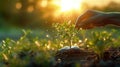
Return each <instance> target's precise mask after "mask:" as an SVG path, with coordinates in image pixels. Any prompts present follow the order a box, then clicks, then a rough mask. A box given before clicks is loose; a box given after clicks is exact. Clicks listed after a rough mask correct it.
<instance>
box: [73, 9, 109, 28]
mask: <svg viewBox="0 0 120 67" xmlns="http://www.w3.org/2000/svg"><path fill="white" fill-rule="evenodd" d="M110 17H111V16H110V15H109V14H106V13H104V12H98V11H94V10H88V11H86V12H85V13H83V14H82V15H81V16H80V17H79V18H78V19H77V21H76V26H75V27H76V28H78V29H79V28H83V29H90V28H94V27H98V26H104V25H107V24H108V22H106V21H109V19H108V18H110Z"/></svg>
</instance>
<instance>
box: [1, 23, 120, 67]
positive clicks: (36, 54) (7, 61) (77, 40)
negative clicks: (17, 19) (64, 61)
mask: <svg viewBox="0 0 120 67" xmlns="http://www.w3.org/2000/svg"><path fill="white" fill-rule="evenodd" d="M53 28H54V29H53V30H50V31H49V33H51V34H48V33H45V32H44V33H43V34H42V35H41V34H38V33H37V35H38V36H45V37H44V38H40V37H37V36H33V35H32V33H34V32H33V31H30V30H23V34H24V35H23V36H21V37H20V38H19V39H18V40H13V39H10V38H7V39H5V40H2V43H1V45H0V67H6V66H9V67H30V66H32V67H34V66H36V67H37V66H38V67H40V66H42V67H50V66H53V65H54V64H55V58H54V56H55V53H56V52H57V51H58V50H59V49H61V48H62V47H64V46H70V47H71V46H79V47H80V48H83V49H84V50H91V51H94V52H95V53H97V54H98V55H99V56H100V57H102V54H103V52H104V51H105V50H106V49H108V48H109V47H118V46H120V43H119V40H120V35H119V34H120V32H119V31H120V29H119V28H114V27H108V26H106V27H103V28H94V29H90V30H82V29H80V30H77V29H75V28H74V24H70V23H62V24H57V23H56V24H53ZM34 34H35V33H34ZM86 48H87V49H86Z"/></svg>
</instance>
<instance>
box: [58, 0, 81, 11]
mask: <svg viewBox="0 0 120 67" xmlns="http://www.w3.org/2000/svg"><path fill="white" fill-rule="evenodd" d="M81 3H82V0H61V3H60V8H61V11H62V12H65V11H70V10H79V9H80V6H81Z"/></svg>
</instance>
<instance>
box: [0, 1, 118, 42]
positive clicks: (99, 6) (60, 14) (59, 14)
mask: <svg viewBox="0 0 120 67" xmlns="http://www.w3.org/2000/svg"><path fill="white" fill-rule="evenodd" d="M88 9H93V10H100V11H104V12H119V11H120V0H0V40H3V39H5V38H6V37H10V38H15V39H17V38H19V37H18V36H20V35H22V34H21V33H22V32H21V31H20V29H32V30H34V31H35V30H36V29H37V31H38V30H39V31H44V30H47V29H51V27H52V23H63V22H68V21H71V22H72V23H75V21H76V18H77V17H78V16H80V15H81V14H82V13H83V12H84V11H86V10H88Z"/></svg>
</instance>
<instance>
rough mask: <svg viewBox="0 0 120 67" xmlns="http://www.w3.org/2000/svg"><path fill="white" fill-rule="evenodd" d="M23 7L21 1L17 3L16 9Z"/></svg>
mask: <svg viewBox="0 0 120 67" xmlns="http://www.w3.org/2000/svg"><path fill="white" fill-rule="evenodd" d="M21 8H22V4H21V3H20V2H18V3H16V9H18V10H19V9H21Z"/></svg>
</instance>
